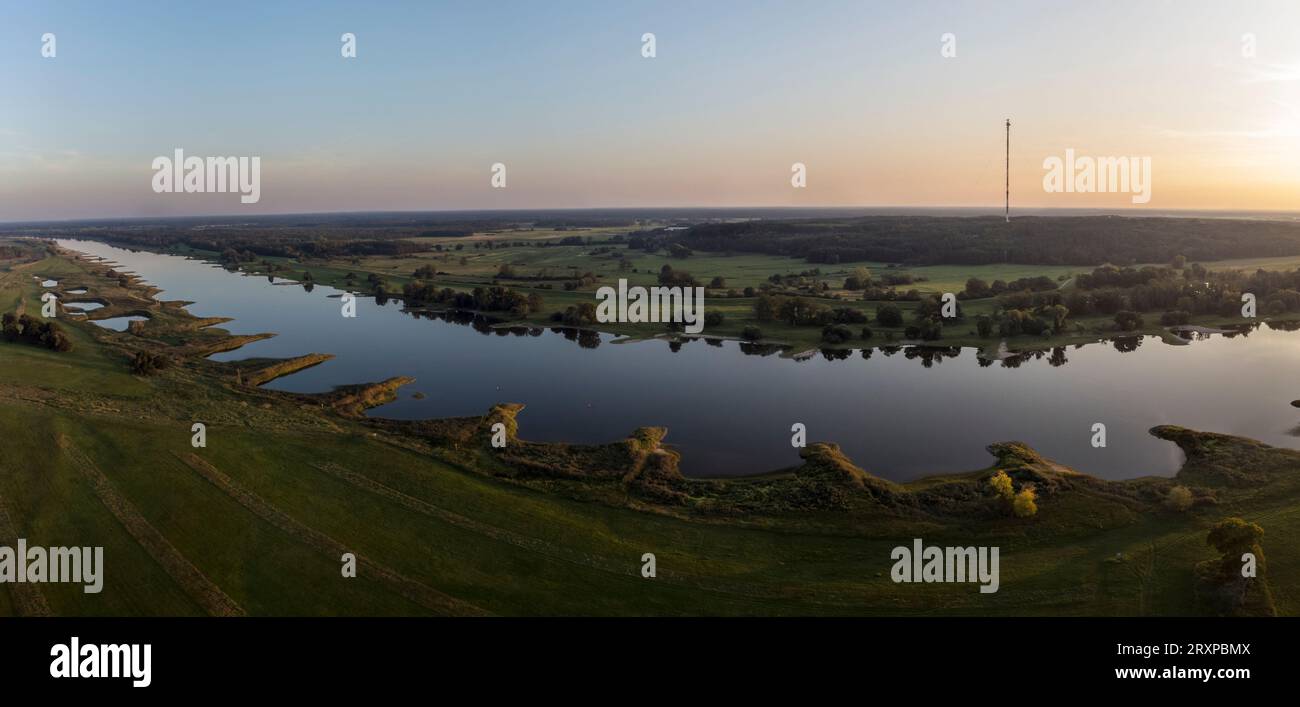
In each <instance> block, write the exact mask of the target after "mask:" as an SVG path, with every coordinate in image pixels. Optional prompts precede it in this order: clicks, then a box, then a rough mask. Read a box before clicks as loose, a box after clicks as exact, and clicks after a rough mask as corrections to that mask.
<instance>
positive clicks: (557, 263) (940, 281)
mask: <svg viewBox="0 0 1300 707" xmlns="http://www.w3.org/2000/svg"><path fill="white" fill-rule="evenodd" d="M521 233H529V232H526V231H525V232H521ZM533 233H540V232H533ZM548 233H550V235H551V236H557V235H568V236H573V235H581V236H583V237H592V238H597V239H598V240H599V238H600V237H601V236H603V235H608V234H607V233H605V232H603V231H602V232H599V233H598V232H595V231H591V232H588V231H562V232H548ZM539 239H540V237H539ZM547 239H549V237H548V238H547ZM417 240H419V239H417ZM426 240H429V241H430V247H432V242H433V241H436V242H438V243H440V244H442V245H443V246H444V247H447V246H453V247H454V246H455V245H456V244H460V245H462V246H463V248H462V250H459V251H455V250H452V251H449V252H443V253H438V252H434V251H432V250H430V251H426V252H422V253H416V254H411V255H407V256H403V257H366V258H357V259H355V261H351V260H349V261H344V260H340V259H334V260H311V261H306V262H301V261H297V260H291V259H285V258H268V259H266V260H268V261H269V262H270V263H273V264H274V265H275V266H278V267H279V268H282V269H281V270H278V271H277V272H276V275H277V276H280V277H285V278H290V279H302V278H303V277H304V273H305V272H308V271H309V272H310V273H311V275H312V280H313V282H315V283H316V284H321V285H329V286H332V287H336V288H340V289H352V290H360V291H366V290H367V289H368V286H367V284H366V278H367V276H368V275H369V274H371V273H374V274H377V275H380V276H382V277H383V278H384V279H385V281H386V282H387V283H388V287H389V292H390V294H392V293H393V292H395V291H396V292H400V290H401V287H402V285H404V284H405V283H407V282H411V281H413V280H414V277H413V273H414V271H415V270H416V269H417V268H419V267H421V266H424V265H432V266H433V267H434V268H435V269H436V270H437V271H438V272H439V273H440V274H439V275H438V276H437V277H436V278H435V279H434V281H435V283H436V284H438V285H439V286H444V287H450V288H451V289H454V290H462V291H467V290H471V289H473V288H475V287H481V286H485V285H488V284H491V283H493V282H494V281H496V275H497V273H498V270H499V268H500V267H501V266H502V265H506V264H508V265H510V266H511V267H513V268H514V269H515V272H516V273H517V274H518V275H520V276H526V277H536V276H538V275H543V274H545V275H546V276H548V277H552V278H555V279H553V280H551V281H550V282H551V284H552V287H551V288H541V287H539V285H540V284H541V283H540V282H538V281H536V280H524V279H515V280H512V279H502V280H500V283H501V284H504V285H507V286H509V287H511V288H512V289H516V290H518V291H520V292H523V293H525V294H527V293H537V294H539V295H541V297H542V298H543V303H544V304H543V309H542V311H541V312H537V313H532V314H530V315H529V316H528V317H527V319H526V321H525V323H529V324H533V325H546V324H549V323H550V315H551V313H553V312H562V311H564V310H565V309H567V308H568V307H571V306H576V305H579V304H582V303H584V302H593V301H594V297H595V295H594V290H595V288H596V287H599V286H600V285H604V284H611V285H612V284H614V283H616V282H617V281H618V279H620V278H626V279H627V280H628V282H629V284H630V285H633V286H635V285H641V286H653V285H655V284H657V277H658V273H659V270H660V268H662V267H663V266H664V265H671V266H672V267H673V268H675V269H680V270H686V271H688V272H690V273H691V274H692V275H693V276H694V277H695V278H696V279H697V280H699V281H700V282H702V283H706V284H707V283H709V282H710V281H711V280H712V279H713V278H714V277H721V278H723V279H724V280H725V282H726V287H727V288H728V289H731V290H734V291H736V292H737V293H742V292H743V290H744V288H746V287H754V288H757V287H758V286H759V285H760V284H762V283H764V282H767V280H768V278H769V277H770V276H772V275H774V274H776V275H786V274H794V273H800V272H804V271H809V270H812V269H814V268H818V269H820V275H818V276H816V277H815V278H812V279H814V280H816V281H819V282H825V283H827V284H828V285H829V286H830V288H831V289H832V291H835V290H839V289H840V287H841V286H842V284H843V282H844V279H845V277H847V276H848V275H849V274H850V273H851V272H852V271H853V270H854V269H855V268H857V267H859V266H862V267H867V268H868V269H869V270H871V272H872V273H873V275H875V276H876V277H877V278H880V277H881V276H883V275H885V274H887V273H896V272H906V273H909V274H911V275H913V276H914V277H916V278H918V279H917V281H916V282H915V283H914V284H911V285H901V286H899V287H898V289H899V290H900V291H906V290H909V289H916V290H918V291H919V292H921V293H923V294H941V293H944V292H953V293H957V292H961V291H962V290H963V289H964V288H965V285H966V281H967V280H968V279H969V278H972V277H978V278H980V279H982V280H984V281H985V282H989V283H991V282H993V281H995V280H1003V281H1006V282H1011V281H1013V280H1017V279H1020V278H1029V277H1038V276H1046V277H1049V278H1051V279H1052V280H1054V281H1057V282H1060V283H1061V286H1062V287H1065V288H1068V287H1070V286H1071V285H1072V278H1073V277H1074V276H1076V275H1078V274H1081V273H1085V272H1090V271H1091V268H1086V267H1078V266H1044V265H1015V264H996V265H933V266H918V267H907V268H891V267H889V265H888V264H885V263H875V262H862V263H841V264H837V265H814V264H809V263H806V262H804V261H803V260H802V259H796V258H784V257H778V256H770V255H758V254H724V253H696V254H694V255H692V256H691V257H689V258H685V259H678V258H671V257H669V256H667V255H664V254H653V255H651V254H646V253H644V252H641V251H633V250H629V249H627V248H625V247H624V246H622V245H613V246H602V245H599V244H597V245H581V246H578V245H568V246H558V245H553V246H548V247H545V248H538V247H531V246H527V247H514V246H513V245H511V246H502V247H497V248H494V249H492V250H486V249H475V248H474V247H473V245H472V243H473V241H472V240H469V239H465V238H457V239H452V238H437V239H426ZM520 240H525V239H514V238H505V239H504V241H505V242H507V243H514V242H516V241H520ZM602 247H605V248H612V249H613V251H612V252H602V253H596V252H595V251H596V250H598V249H600V248H602ZM174 252H177V253H181V254H185V255H191V256H194V257H201V258H208V259H215V258H216V256H217V254H216V253H212V252H205V251H193V250H189V249H177V250H176V251H174ZM615 254H621V255H623V256H625V257H626V258H627V259H628V260H629V262H630V264H631V270H620V269H619V260H618V259H617V258H615V257H614V255H615ZM462 259H463V261H464V262H462ZM1203 265H1205V266H1206V267H1208V268H1210V269H1215V270H1224V269H1242V270H1247V271H1253V270H1255V269H1260V268H1262V269H1266V270H1290V269H1294V268H1295V267H1298V266H1300V257H1284V258H1257V259H1251V260H1238V261H1219V262H1210V263H1203ZM263 268H264V266H263V265H262V264H261V263H260V262H259V263H249V264H245V265H244V266H243V269H245V270H248V271H252V272H258V271H261V270H262V269H263ZM586 272H591V273H594V274H596V275H599V276H600V280H599V281H598V284H597V285H591V286H587V287H584V288H581V289H578V290H573V291H566V290H564V289H563V287H562V284H563V279H564V278H565V277H568V278H576V277H577V276H579V275H581V274H583V273H586ZM349 273H351V274H352V275H353V276H354V279H353V281H352V284H349V283H348V281H347V276H348V274H349ZM710 294H711V295H718V294H722V293H721V292H717V291H711V293H710ZM844 294H845V295H846V296H847V297H849V299H845V300H842V301H824V300H823V301H820V303H821V304H824V305H826V306H833V307H851V308H856V309H860V310H862V311H863V312H864V313H865V314H866V315H867V316H868V317H869V318H874V317H875V313H876V308H877V307H878V306H879V305H880V304H881V303H879V302H874V301H866V302H864V301H861V300H857V299H853V298H854V297H856V295H855V294H853V293H844ZM895 304H897V306H898V307H899V308H900V309H901V310H902V311H903V314H904V318H905V319H906V320H907V321H908V322H910V321H911V319H912V312H913V310H914V309H915V307H916V304H915V303H913V302H906V301H902V302H897V303H895ZM753 307H754V299H753V298H746V297H720V296H709V297H708V298H707V300H706V310H707V311H713V312H719V313H722V314H723V315H724V317H725V318H724V321H723V323H722V324H720V325H713V326H709V327H707V328H706V329H705V331H704V334H705V335H706V336H716V337H728V338H739V337H740V336H741V333H742V332H743V330H744V329H745V327H746V326H757V327H758V328H759V329H760V330H761V331H762V333H763V338H764V341H765V342H768V343H775V344H781V345H786V346H789V347H791V348H790V351H789V352H788V353H797V352H799V351H804V350H809V349H814V348H820V347H826V346H827V345H826V344H823V342H822V340H821V329H820V327H814V326H790V325H787V324H785V323H783V322H780V321H766V322H762V321H758V320H756V319H755V318H754V316H753ZM962 307H963V311H964V314H965V315H966V319H965V320H964V321H961V322H958V323H956V324H951V325H949V326H947V327H945V330H944V334H943V338H942V340H940V341H938V342H935V343H936V345H943V346H969V347H975V348H984V349H989V350H996V349H997V347H998V345H999V343H1000V342H1001V341H1002V339H999V338H996V337H994V338H981V337H979V336H978V335H977V332H976V326H975V320H976V318H977V317H978V316H980V315H992V314H993V313H994V311H995V310H996V308H997V301H996V300H995V299H983V300H971V301H967V302H963V304H962ZM1295 318H1296V317H1295V315H1291V316H1289V317H1288V316H1281V317H1278V319H1282V320H1285V319H1295ZM1145 319H1146V326H1145V327H1144V328H1143V329H1141V330H1140V331H1138V332H1132V333H1130V335H1131V334H1134V333H1143V334H1150V335H1164V329H1163V328H1162V327H1160V326H1159V316H1158V314H1148V316H1146V317H1145ZM1190 323H1191V324H1194V325H1200V326H1205V327H1218V326H1222V325H1229V324H1234V323H1238V322H1230V321H1224V319H1223V318H1222V317H1218V316H1198V317H1195V318H1193V319H1192V321H1191V322H1190ZM861 326H862V325H851V326H850V327H849V328H850V329H851V330H852V331H854V332H855V333H857V332H858V330H859V329H860V328H861ZM868 326H870V327H871V329H872V330H873V333H874V336H873V338H872V339H871V340H858V339H855V340H853V341H850V342H848V343H847V344H844V345H843V346H846V347H861V346H873V345H874V346H879V345H887V344H891V343H899V342H902V341H904V340H905V336H904V327H898V328H892V329H891V328H887V327H882V326H880V325H879V324H878V323H877V322H875V321H871V322H870V323H869V325H868ZM599 328H600V329H601V330H602V331H605V332H608V333H612V334H619V335H624V336H630V337H636V338H642V337H650V336H656V335H662V334H664V333H665V329H664V327H663V326H662V325H657V324H653V325H652V324H627V323H606V324H601V325H600V327H599ZM1115 335H1116V332H1115V324H1114V321H1113V319H1112V318H1111V317H1107V316H1074V317H1071V318H1070V320H1069V322H1068V324H1067V327H1066V330H1065V331H1063V332H1061V333H1059V334H1055V335H1048V336H1029V335H1024V336H1017V337H1012V338H1008V339H1005V342H1006V344H1007V346H1008V347H1009V348H1010V349H1011V350H1013V351H1030V350H1042V349H1048V348H1052V347H1055V346H1070V345H1074V344H1081V343H1090V342H1095V341H1098V340H1100V339H1104V338H1109V337H1113V336H1115ZM829 348H836V346H829Z"/></svg>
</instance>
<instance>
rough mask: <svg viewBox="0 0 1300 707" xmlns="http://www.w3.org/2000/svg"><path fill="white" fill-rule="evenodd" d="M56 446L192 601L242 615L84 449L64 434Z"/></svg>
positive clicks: (221, 612) (213, 610) (212, 612)
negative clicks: (115, 485) (141, 512)
mask: <svg viewBox="0 0 1300 707" xmlns="http://www.w3.org/2000/svg"><path fill="white" fill-rule="evenodd" d="M58 441H59V446H60V447H61V448H62V449H63V452H64V454H66V455H68V458H69V459H71V460H72V463H73V466H75V467H77V470H78V471H79V472H81V475H82V476H83V477H85V479H86V481H88V482H89V483H90V486H91V488H92V489H93V490H94V491H95V496H96V497H98V498H99V501H100V503H102V504H104V507H105V508H107V509H108V510H109V512H110V513H112V514H113V517H114V518H117V521H118V522H119V523H121V524H122V527H124V528H126V532H127V533H129V534H130V535H131V537H132V538H134V539H135V541H136V543H138V544H139V545H140V547H141V548H143V549H144V551H145V552H147V553H149V556H150V557H152V558H153V560H154V562H157V563H158V565H159V566H160V567H162V569H163V571H164V572H166V573H167V576H168V577H171V578H172V581H173V582H175V583H176V585H177V586H178V587H180V588H181V590H182V591H184V592H185V594H186V596H188V597H189V598H190V599H191V600H193V601H194V602H195V603H196V604H198V605H199V606H200V607H202V608H203V610H204V611H206V612H207V613H208V614H209V615H210V616H244V615H245V611H244V609H243V607H241V606H240V605H239V604H238V603H237V602H236V601H235V600H234V599H231V598H230V596H229V595H227V594H226V593H225V592H224V591H222V589H221V587H219V586H217V584H216V583H215V582H213V581H212V580H211V579H208V576H207V575H205V574H203V571H202V570H200V569H199V568H198V567H195V566H194V563H192V562H190V561H189V559H188V558H186V557H185V555H184V554H183V553H182V552H181V551H180V550H177V549H176V546H175V545H172V544H171V542H170V541H168V540H167V538H166V537H164V536H163V534H162V533H160V532H159V531H158V529H157V528H155V527H153V524H151V523H150V522H149V521H148V520H147V519H145V517H144V516H142V515H140V511H139V510H137V509H136V507H135V505H134V504H132V503H131V502H130V501H128V500H127V499H126V497H125V496H123V495H122V494H121V493H118V491H117V489H116V488H115V487H114V486H113V483H112V482H111V481H109V480H108V477H107V476H105V475H104V472H102V471H100V470H99V467H97V466H95V463H94V462H93V461H91V460H90V458H89V457H87V456H86V454H85V453H84V452H82V451H81V450H80V449H77V447H76V446H75V445H73V444H72V441H71V440H69V439H68V438H67V436H65V435H62V434H60V435H59V436H58Z"/></svg>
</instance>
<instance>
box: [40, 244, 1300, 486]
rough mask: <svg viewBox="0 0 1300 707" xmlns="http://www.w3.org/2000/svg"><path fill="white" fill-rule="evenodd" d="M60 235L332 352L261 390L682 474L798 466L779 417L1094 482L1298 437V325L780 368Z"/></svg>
mask: <svg viewBox="0 0 1300 707" xmlns="http://www.w3.org/2000/svg"><path fill="white" fill-rule="evenodd" d="M60 244H61V245H64V246H65V247H68V248H72V249H74V250H79V251H82V252H84V253H88V254H91V255H97V256H100V257H104V258H107V259H109V260H111V261H114V262H116V263H118V264H119V265H120V269H124V270H127V271H130V272H134V273H136V274H138V275H140V276H141V277H142V278H144V279H145V280H146V281H147V282H149V283H151V284H153V285H155V286H157V287H159V288H161V289H162V290H163V293H164V294H162V295H161V296H160V297H161V298H162V299H179V300H191V301H193V302H194V303H195V304H193V305H191V306H190V307H189V310H190V311H191V312H192V313H194V314H196V315H198V316H204V317H211V316H223V317H234V321H232V322H230V323H229V324H227V325H225V328H227V329H229V330H230V331H231V332H233V333H237V334H254V333H259V332H274V333H275V334H276V336H275V337H274V338H272V339H267V340H264V341H259V342H257V343H254V344H251V345H249V346H246V347H244V348H242V349H239V350H237V351H232V352H227V353H224V354H219V355H217V356H215V357H214V358H216V359H218V360H236V359H241V358H248V357H289V356H298V355H301V354H306V353H312V352H320V353H330V354H334V356H335V358H334V359H333V360H331V361H328V362H326V363H324V364H322V365H319V366H316V367H314V368H309V369H307V370H304V371H301V372H299V373H296V374H294V375H292V376H287V377H285V378H280V379H278V380H275V381H273V382H271V383H269V384H268V385H267V387H269V388H273V389H276V390H287V391H294V392H323V391H327V390H330V389H331V388H332V387H333V386H336V385H341V384H346V383H360V382H371V381H379V380H383V379H385V378H389V377H391V376H397V375H406V376H412V377H414V378H415V379H416V382H415V383H414V384H413V385H410V386H407V387H405V388H403V389H401V391H400V398H399V399H398V400H396V401H394V402H392V403H390V404H388V405H385V406H383V407H380V408H376V409H375V410H372V411H371V414H372V415H377V416H384V417H396V418H408V419H409V418H424V417H448V416H461V415H476V414H481V413H483V412H485V411H486V410H487V409H488V408H489V407H490V406H491V405H492V404H494V403H497V402H520V403H525V404H526V405H527V408H526V409H525V410H524V412H523V413H522V414H521V415H520V418H519V421H520V435H521V436H522V437H524V438H525V439H534V440H546V441H570V442H582V443H592V442H604V441H610V440H615V439H619V438H622V437H624V436H626V435H627V434H628V433H630V432H631V431H632V430H633V429H635V428H637V427H639V426H643V425H657V426H664V427H667V428H668V430H669V434H668V439H667V442H668V443H670V444H671V445H673V446H674V447H675V448H676V449H677V450H679V451H680V452H682V455H683V461H682V469H683V471H684V472H685V473H686V474H688V475H691V476H726V475H736V474H750V473H758V472H764V471H770V470H774V469H778V468H782V467H787V466H790V465H793V464H797V463H798V462H799V456H798V450H797V449H795V448H793V447H792V446H791V436H792V433H791V426H792V425H793V424H795V423H802V424H803V425H805V426H806V428H807V431H808V432H807V434H808V441H809V442H814V441H833V442H837V443H839V444H840V445H841V446H842V447H843V448H844V450H845V452H846V453H848V455H849V456H850V457H852V458H853V460H854V461H855V462H856V463H857V464H858V465H859V466H861V467H863V468H865V469H867V470H868V471H870V472H872V473H874V474H877V475H879V476H882V477H885V478H889V479H894V480H899V481H903V480H908V479H912V478H916V477H918V476H924V475H927V474H933V473H941V472H956V471H964V470H973V469H978V468H982V467H984V466H986V465H987V464H988V463H989V462H990V461H991V459H990V457H989V455H988V453H987V452H986V451H985V446H986V445H988V444H989V443H991V442H997V441H1007V440H1021V441H1024V442H1027V443H1028V444H1030V445H1032V446H1033V447H1034V448H1036V449H1038V450H1039V451H1040V452H1041V453H1043V454H1044V455H1046V456H1048V457H1051V458H1053V459H1056V460H1057V461H1060V462H1062V463H1065V464H1068V465H1070V466H1072V467H1074V468H1076V469H1079V470H1081V471H1085V472H1088V473H1091V474H1095V475H1098V476H1102V477H1105V478H1111V479H1122V478H1131V477H1135V476H1144V475H1149V474H1162V475H1169V474H1172V473H1173V472H1174V471H1176V470H1177V468H1178V466H1179V464H1180V463H1181V453H1180V452H1179V451H1178V449H1177V448H1176V447H1175V446H1174V445H1173V444H1170V443H1168V442H1163V441H1160V440H1157V439H1155V438H1154V437H1151V436H1150V435H1149V434H1148V433H1147V430H1148V429H1150V428H1151V427H1153V426H1155V425H1161V424H1176V425H1183V426H1185V427H1191V428H1194V429H1199V430H1206V431H1214V432H1226V433H1231V434H1239V435H1244V436H1248V437H1252V438H1255V439H1259V440H1262V441H1264V442H1267V443H1269V444H1273V445H1278V446H1287V447H1293V448H1295V447H1300V437H1297V436H1296V435H1297V426H1298V425H1300V411H1297V410H1296V409H1295V408H1292V407H1291V406H1290V402H1291V401H1292V400H1294V399H1296V398H1300V375H1297V371H1300V332H1283V331H1274V330H1271V329H1269V328H1268V327H1266V326H1261V327H1259V328H1258V329H1256V330H1254V331H1251V332H1250V333H1249V335H1248V336H1242V335H1238V336H1233V337H1226V336H1210V337H1203V338H1199V339H1198V340H1196V341H1194V342H1192V343H1190V344H1188V345H1181V346H1176V345H1170V344H1166V343H1163V342H1162V341H1160V339H1158V338H1155V337H1146V338H1143V339H1132V340H1129V341H1128V342H1126V343H1125V342H1121V343H1120V344H1118V345H1117V344H1116V343H1114V342H1105V343H1097V344H1090V345H1086V346H1081V347H1070V348H1067V349H1062V350H1058V352H1057V354H1056V356H1055V357H1052V356H1048V355H1044V356H1042V357H1039V358H1029V359H1028V360H1024V361H1023V362H1022V363H1021V364H1020V365H1018V366H1014V367H1011V366H1004V365H1002V364H1001V363H997V362H995V363H993V364H992V365H988V366H981V365H980V362H979V360H978V358H977V356H976V351H975V350H974V349H953V350H950V351H948V354H954V353H955V354H956V355H955V356H951V355H950V356H946V357H931V361H930V365H928V366H927V365H926V360H925V357H922V356H918V355H917V354H918V353H919V352H920V350H919V349H912V350H907V349H904V350H902V351H898V352H896V353H893V354H892V355H886V352H885V351H882V350H868V352H865V353H867V354H869V356H868V357H864V352H862V351H854V352H852V353H851V355H850V356H848V357H847V358H844V359H841V360H829V359H828V358H826V357H824V356H822V355H820V354H818V355H816V356H814V357H812V358H809V359H808V360H801V361H796V360H792V359H789V358H782V357H780V356H777V355H767V356H762V355H753V354H752V353H746V352H745V351H743V350H742V347H741V346H740V345H738V344H736V343H734V342H723V343H721V345H720V346H715V345H711V344H709V343H707V342H705V341H704V340H699V341H694V342H690V343H686V344H684V345H681V346H679V347H670V345H669V343H668V342H665V341H642V342H631V343H611V342H612V341H613V339H614V337H611V336H608V335H603V334H602V335H599V336H598V337H596V336H594V335H587V336H586V337H585V342H584V343H585V345H579V343H578V342H577V341H575V340H574V339H573V338H572V334H570V336H568V337H566V336H565V335H563V334H560V333H554V332H552V331H551V330H549V329H546V330H541V331H538V330H534V332H532V335H514V334H511V333H510V332H506V331H490V332H487V333H484V332H485V331H486V329H485V328H484V327H481V326H480V327H479V328H477V329H476V328H474V327H471V326H466V325H464V324H456V323H450V322H445V321H440V320H434V319H428V318H417V317H414V316H411V315H410V314H405V313H403V312H402V309H401V305H400V303H397V302H389V303H388V304H387V305H386V306H380V305H378V304H376V303H375V302H374V300H373V299H370V298H358V300H357V316H356V317H355V318H344V317H342V316H341V315H340V306H341V303H340V300H339V299H338V297H337V295H339V294H341V293H340V292H339V291H337V290H334V289H332V288H328V287H316V288H315V289H314V290H313V291H311V292H307V291H306V290H305V289H304V288H303V287H301V286H298V285H275V284H272V283H271V282H269V281H268V279H267V278H266V277H252V276H245V275H241V274H237V273H231V272H228V271H226V270H224V269H222V268H220V267H218V266H215V265H212V264H210V263H204V262H201V261H196V260H189V259H186V258H181V257H177V256H170V255H158V254H154V253H146V252H131V251H128V250H124V249H121V248H116V247H112V246H109V245H105V244H102V243H98V242H92V241H60ZM331 295H335V297H331ZM597 342H598V343H597ZM593 343H597V345H595V346H594V347H593V346H592V344H593ZM674 348H676V350H674ZM1121 349H1123V350H1121ZM415 393H423V394H424V395H423V397H422V398H417V397H415V396H414V394H415ZM1096 423H1102V424H1104V425H1105V426H1106V438H1107V439H1106V446H1105V447H1103V448H1096V447H1094V446H1093V444H1092V439H1093V426H1094V424H1096Z"/></svg>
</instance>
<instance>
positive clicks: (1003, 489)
mask: <svg viewBox="0 0 1300 707" xmlns="http://www.w3.org/2000/svg"><path fill="white" fill-rule="evenodd" d="M989 486H992V487H993V490H994V491H995V492H997V494H998V497H999V498H1001V499H1003V500H1004V501H1006V502H1008V503H1010V502H1011V500H1012V499H1013V498H1014V497H1015V495H1016V491H1015V489H1014V488H1013V487H1012V485H1011V477H1010V476H1007V472H1005V471H1002V470H1001V469H999V470H998V471H997V473H995V474H993V475H992V476H990V477H989Z"/></svg>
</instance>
